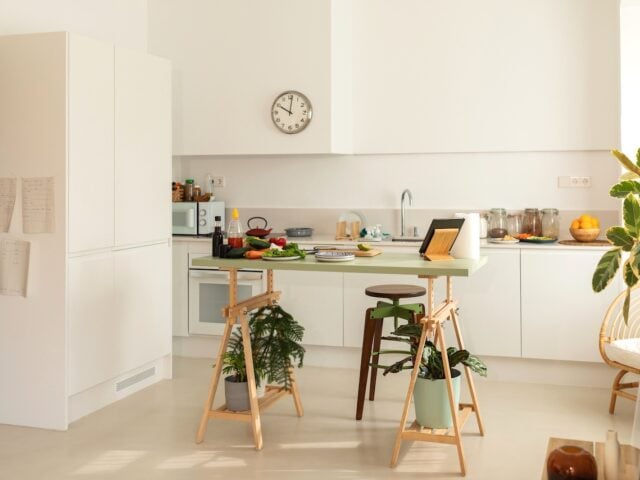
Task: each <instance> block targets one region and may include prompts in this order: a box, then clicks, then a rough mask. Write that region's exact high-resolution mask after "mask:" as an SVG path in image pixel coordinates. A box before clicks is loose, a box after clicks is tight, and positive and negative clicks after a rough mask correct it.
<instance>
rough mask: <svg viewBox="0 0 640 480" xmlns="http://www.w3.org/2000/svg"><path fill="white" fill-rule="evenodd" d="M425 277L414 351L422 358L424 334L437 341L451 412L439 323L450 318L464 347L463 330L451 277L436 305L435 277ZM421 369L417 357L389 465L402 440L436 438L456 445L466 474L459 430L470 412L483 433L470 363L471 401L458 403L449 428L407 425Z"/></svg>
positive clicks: (466, 370)
mask: <svg viewBox="0 0 640 480" xmlns="http://www.w3.org/2000/svg"><path fill="white" fill-rule="evenodd" d="M420 278H426V279H427V314H426V316H424V317H423V318H421V319H420V322H421V323H422V334H421V336H420V344H419V346H418V351H417V353H416V359H419V358H422V352H423V351H424V343H425V341H426V340H427V337H431V336H432V337H433V339H434V341H433V343H434V344H436V345H437V346H438V347H439V349H440V352H441V353H442V365H443V367H444V372H445V381H446V383H447V393H448V394H449V406H450V408H451V412H455V411H456V407H455V399H454V396H453V383H452V382H451V369H450V368H449V358H448V357H447V353H446V352H447V347H446V345H445V339H444V331H443V329H442V324H443V323H444V322H445V321H446V320H449V319H450V320H451V323H452V324H453V329H454V331H455V334H456V338H457V340H458V347H459V348H460V349H464V342H463V340H462V333H461V331H460V325H459V324H458V318H457V313H456V308H457V305H456V302H455V301H454V300H453V296H452V285H451V283H452V282H451V277H450V276H447V277H446V279H447V293H446V299H445V301H444V302H442V303H441V304H439V305H438V306H437V307H436V306H435V294H434V287H433V284H434V280H435V279H436V277H420ZM419 371H420V362H419V361H416V362H415V365H414V366H413V370H412V372H411V381H410V382H409V390H408V391H407V397H406V399H405V401H404V409H403V410H402V417H401V419H400V428H399V429H398V434H397V435H396V443H395V446H394V448H393V454H392V455H391V466H392V467H394V466H395V465H396V463H397V461H398V455H399V454H400V445H401V444H402V441H403V440H413V441H422V442H435V443H448V444H451V445H456V447H457V449H458V460H459V461H460V470H461V472H462V475H466V470H467V469H466V465H465V461H464V451H463V449H462V437H461V433H460V432H461V430H462V427H463V426H464V424H465V422H466V421H467V419H468V418H469V415H470V414H471V412H474V413H475V414H476V419H477V421H478V428H479V430H480V435H484V427H483V425H482V419H481V418H480V410H479V408H478V398H477V395H476V389H475V386H474V384H473V378H472V377H471V370H470V369H469V367H467V366H464V373H465V376H466V377H467V384H468V386H469V392H470V394H471V401H472V403H470V404H463V403H461V404H460V405H459V409H458V412H457V415H452V417H453V427H451V428H449V429H438V430H435V429H427V428H422V427H421V426H420V425H419V424H418V422H417V421H414V422H413V423H412V424H411V426H410V427H408V428H407V426H406V423H407V417H408V415H409V408H410V407H411V396H412V395H413V389H414V387H415V384H416V380H417V378H418V373H419Z"/></svg>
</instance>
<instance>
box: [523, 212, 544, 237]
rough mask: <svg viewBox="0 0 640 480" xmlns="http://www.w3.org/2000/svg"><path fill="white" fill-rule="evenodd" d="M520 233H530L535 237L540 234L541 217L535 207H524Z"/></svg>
mask: <svg viewBox="0 0 640 480" xmlns="http://www.w3.org/2000/svg"><path fill="white" fill-rule="evenodd" d="M522 233H530V234H531V235H534V236H536V237H539V236H540V235H542V218H541V216H540V210H538V209H537V208H525V209H524V220H523V221H522Z"/></svg>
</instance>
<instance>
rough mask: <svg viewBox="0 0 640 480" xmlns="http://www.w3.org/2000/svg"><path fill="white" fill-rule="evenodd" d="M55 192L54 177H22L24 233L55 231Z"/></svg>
mask: <svg viewBox="0 0 640 480" xmlns="http://www.w3.org/2000/svg"><path fill="white" fill-rule="evenodd" d="M54 193H55V184H54V180H53V177H31V178H23V179H22V231H23V232H24V233H53V232H54V231H55V215H54V213H55V202H54Z"/></svg>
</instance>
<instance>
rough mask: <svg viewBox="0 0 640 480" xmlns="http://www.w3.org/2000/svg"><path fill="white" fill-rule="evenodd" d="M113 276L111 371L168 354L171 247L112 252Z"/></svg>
mask: <svg viewBox="0 0 640 480" xmlns="http://www.w3.org/2000/svg"><path fill="white" fill-rule="evenodd" d="M114 278H115V283H114V285H115V286H114V298H115V314H114V318H113V324H112V326H111V328H112V329H113V330H114V331H115V332H117V339H116V345H118V355H117V357H114V358H113V359H112V361H113V364H114V365H113V368H114V371H118V372H124V371H128V370H131V369H133V368H134V367H136V366H139V365H143V364H145V363H148V362H150V361H151V360H153V359H155V358H160V357H162V356H164V355H168V354H170V353H171V295H169V294H168V293H169V292H170V291H171V247H170V246H169V244H168V243H166V242H165V243H160V244H157V245H152V246H146V247H136V248H129V249H125V250H119V251H116V252H115V254H114ZM160 292H163V293H165V292H166V294H160Z"/></svg>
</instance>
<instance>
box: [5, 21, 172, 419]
mask: <svg viewBox="0 0 640 480" xmlns="http://www.w3.org/2000/svg"><path fill="white" fill-rule="evenodd" d="M0 105H2V108H0V177H13V178H18V185H20V177H31V176H42V177H54V181H55V231H54V232H52V233H44V234H38V235H27V234H24V233H23V230H22V224H21V223H22V222H21V215H22V209H21V201H20V200H21V198H20V197H21V196H20V186H19V187H18V195H17V202H16V207H15V211H14V215H13V219H12V222H11V226H10V229H9V232H7V233H0V239H2V238H19V239H22V240H27V241H29V242H30V243H31V252H32V253H31V259H30V266H29V281H28V290H27V296H26V297H10V296H1V295H0V312H2V314H1V315H0V391H2V392H3V394H2V395H0V423H9V424H16V425H26V426H33V427H42V428H52V429H60V430H64V429H66V428H67V426H68V424H69V423H70V422H72V421H74V420H76V419H77V418H80V417H81V416H83V415H86V414H87V413H90V412H92V411H95V410H96V409H98V408H101V407H102V406H104V405H107V404H109V403H111V402H113V401H115V400H117V399H119V398H122V397H125V396H127V395H129V394H131V393H133V392H135V391H137V390H140V389H141V388H143V387H145V386H147V385H149V384H151V383H153V382H155V381H159V380H161V379H163V378H169V377H170V376H171V361H170V360H171V226H170V225H171V223H170V215H171V205H170V201H171V199H170V196H169V195H168V185H169V182H170V178H171V68H170V64H169V62H168V61H166V60H163V59H160V58H158V57H153V56H150V55H147V54H146V53H141V52H135V51H130V50H125V49H120V48H114V47H113V46H112V45H107V44H104V43H101V42H98V41H95V40H92V39H89V38H85V37H81V36H78V35H75V34H70V33H65V32H59V33H45V34H28V35H14V36H5V37H0Z"/></svg>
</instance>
